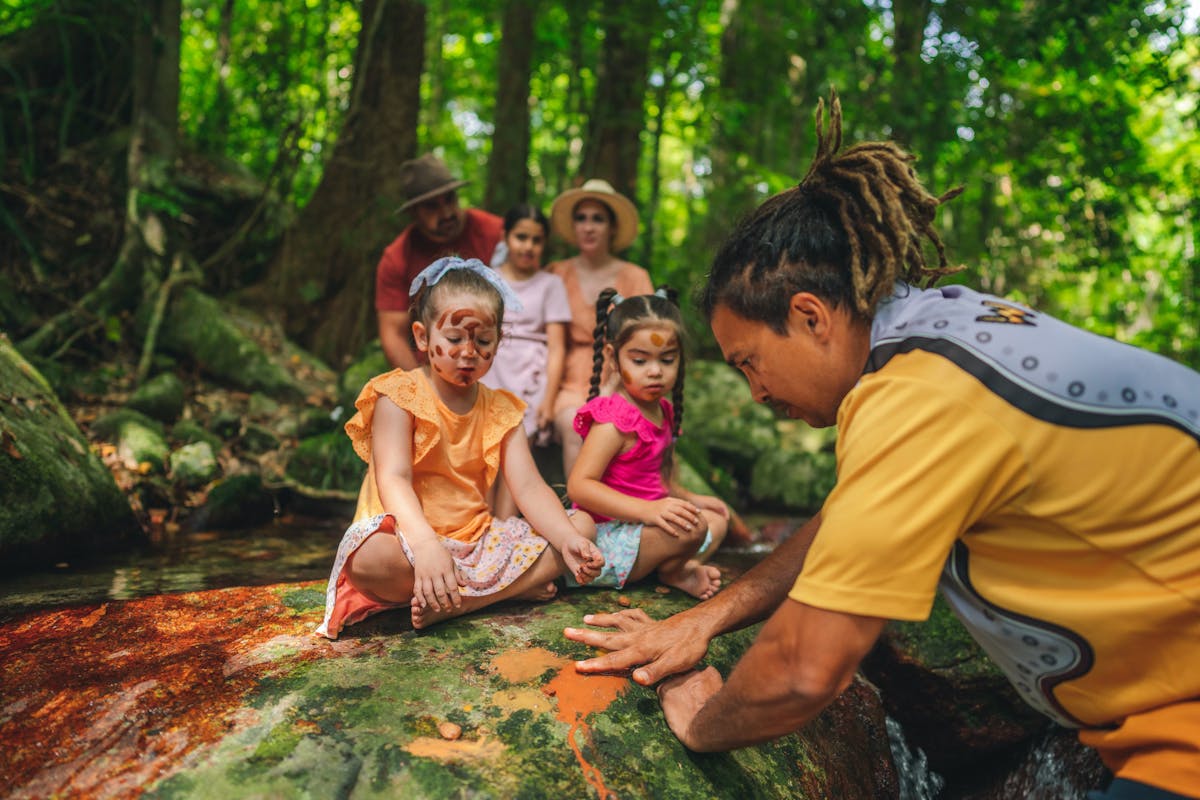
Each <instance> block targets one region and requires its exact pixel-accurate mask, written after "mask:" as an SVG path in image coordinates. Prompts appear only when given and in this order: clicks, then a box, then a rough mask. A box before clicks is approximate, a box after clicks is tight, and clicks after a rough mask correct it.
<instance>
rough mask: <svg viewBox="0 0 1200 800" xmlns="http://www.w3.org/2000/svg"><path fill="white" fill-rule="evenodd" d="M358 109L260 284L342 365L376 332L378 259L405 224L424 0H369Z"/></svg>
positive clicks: (302, 338) (289, 326)
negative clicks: (405, 179)
mask: <svg viewBox="0 0 1200 800" xmlns="http://www.w3.org/2000/svg"><path fill="white" fill-rule="evenodd" d="M362 14H363V21H362V32H361V34H360V35H359V42H358V52H357V54H356V57H355V61H356V64H355V73H354V84H353V88H352V91H351V100H350V109H349V111H348V112H347V114H346V121H345V123H344V124H343V126H342V130H341V132H340V134H339V136H338V141H337V145H336V146H335V148H334V151H333V155H332V156H331V157H330V159H329V162H328V164H327V165H326V167H325V171H324V175H323V176H322V178H321V183H320V185H319V186H318V187H317V190H316V192H315V193H314V194H313V197H312V200H311V201H310V202H309V203H308V205H307V206H306V207H305V208H304V211H303V212H302V213H301V214H300V216H299V217H298V218H297V220H296V222H295V224H294V225H293V226H292V227H291V228H289V230H288V231H287V233H286V234H285V235H284V238H283V243H282V246H281V248H280V252H279V254H278V256H277V257H276V258H275V260H274V262H273V263H272V265H271V267H270V269H269V271H268V275H267V278H266V279H265V281H264V282H263V284H262V286H260V287H258V291H262V292H265V293H266V296H265V297H264V302H265V303H268V304H270V305H272V306H273V307H275V308H277V309H278V310H279V311H280V313H281V315H282V322H283V325H284V329H285V331H286V332H287V333H288V335H289V336H290V337H291V338H293V339H295V340H297V341H298V342H300V343H301V344H303V345H305V346H306V347H307V348H308V349H309V350H311V351H312V352H314V353H315V354H317V355H318V356H320V357H321V358H324V359H326V360H327V361H329V362H331V363H333V364H335V365H336V364H337V363H339V362H340V361H341V359H342V358H343V357H345V356H347V355H350V354H353V353H355V352H357V351H358V350H359V349H360V348H361V347H362V346H363V344H365V343H366V342H367V341H368V340H369V339H370V338H371V337H372V336H373V334H374V330H375V313H374V302H373V300H374V295H375V291H374V287H375V267H376V265H377V264H378V263H379V257H380V254H381V253H382V251H383V248H384V247H386V246H387V244H388V242H390V241H391V240H392V239H393V238H394V237H395V236H396V235H397V234H398V233H399V231H400V228H401V226H402V220H400V219H398V218H397V217H396V213H395V212H396V209H397V208H398V207H399V206H400V204H401V203H402V202H403V196H402V194H401V190H400V180H399V175H400V164H401V162H403V161H405V160H407V159H409V158H412V157H413V156H414V155H415V153H416V149H417V114H418V108H419V104H420V87H421V67H422V63H423V58H424V57H423V52H424V38H425V7H424V5H423V4H422V3H421V2H419V0H366V2H364V3H363V7H362Z"/></svg>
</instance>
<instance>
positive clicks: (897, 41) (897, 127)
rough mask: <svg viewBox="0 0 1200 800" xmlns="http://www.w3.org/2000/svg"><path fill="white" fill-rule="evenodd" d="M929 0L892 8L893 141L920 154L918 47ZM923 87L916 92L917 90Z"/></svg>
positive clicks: (922, 94) (909, 0)
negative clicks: (918, 138) (893, 25)
mask: <svg viewBox="0 0 1200 800" xmlns="http://www.w3.org/2000/svg"><path fill="white" fill-rule="evenodd" d="M931 8H932V3H931V2H930V0H897V2H895V3H893V4H892V15H893V19H894V24H895V31H894V32H893V35H892V56H893V58H894V59H895V61H894V65H893V67H892V104H893V107H894V109H895V111H896V113H895V114H894V115H893V117H894V119H895V122H894V123H893V124H892V138H893V139H895V140H896V141H897V142H899V143H900V144H901V145H902V146H903V147H905V148H907V149H909V150H911V151H913V152H917V153H919V152H921V151H922V149H923V148H922V147H921V143H920V142H918V141H916V139H917V137H918V134H919V133H920V131H921V130H922V129H923V128H924V123H925V122H926V115H925V111H924V103H925V98H926V97H927V96H928V94H927V91H928V87H927V84H926V83H925V82H924V81H923V80H922V72H923V71H924V62H923V61H921V47H922V46H923V45H924V42H925V27H926V26H927V25H928V24H929V12H930V10H931ZM922 86H925V87H926V89H924V90H918V89H917V88H916V87H922Z"/></svg>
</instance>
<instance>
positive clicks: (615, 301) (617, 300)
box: [610, 290, 625, 308]
mask: <svg viewBox="0 0 1200 800" xmlns="http://www.w3.org/2000/svg"><path fill="white" fill-rule="evenodd" d="M624 302H625V298H624V297H622V296H621V293H620V292H618V291H616V290H614V291H613V296H612V300H611V302H610V305H612V306H613V307H614V308H615V307H616V306H619V305H621V303H624Z"/></svg>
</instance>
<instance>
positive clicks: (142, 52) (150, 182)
mask: <svg viewBox="0 0 1200 800" xmlns="http://www.w3.org/2000/svg"><path fill="white" fill-rule="evenodd" d="M180 4H181V0H148V1H147V2H145V3H143V4H141V5H139V6H138V7H137V9H138V10H137V12H135V13H134V15H133V120H132V125H131V131H130V138H129V154H128V159H127V161H126V174H127V178H128V187H129V188H128V191H127V193H126V201H125V233H124V239H123V241H122V243H121V247H120V250H119V252H118V254H117V259H116V262H115V263H114V264H113V267H112V269H111V270H110V271H109V273H108V275H106V276H105V277H104V279H103V280H101V281H100V283H99V284H98V285H97V286H96V287H95V288H94V289H92V290H91V291H90V292H88V293H87V295H85V296H84V298H83V299H82V300H80V301H79V303H78V305H77V307H76V308H73V309H71V310H68V311H64V312H63V313H61V314H59V315H57V316H56V317H54V318H52V319H51V320H49V321H48V322H46V324H44V325H43V326H42V327H41V328H40V329H39V330H38V331H36V332H35V333H34V334H33V335H32V336H30V337H29V338H28V339H26V340H25V341H24V342H22V344H21V349H22V350H23V351H24V352H26V353H42V352H46V351H47V350H49V348H51V347H52V346H54V345H56V344H57V343H58V342H59V341H61V339H62V337H63V335H64V334H65V333H66V331H68V330H70V329H71V328H72V327H73V326H74V325H76V324H77V323H78V319H79V316H80V314H81V313H82V314H83V315H85V316H100V317H103V316H108V315H110V314H113V313H115V312H117V311H124V310H129V309H134V308H137V307H138V306H139V305H140V304H141V303H142V301H143V300H150V301H152V300H153V299H154V297H155V295H156V294H157V290H158V286H159V284H160V283H161V282H162V280H163V276H164V274H165V271H166V264H168V263H169V262H170V258H171V255H172V254H171V249H172V247H173V242H172V240H173V238H174V237H173V236H172V232H171V228H172V224H173V221H172V219H171V218H170V215H169V213H168V212H169V210H170V208H171V200H170V196H171V191H170V190H171V187H172V184H173V180H174V167H175V152H176V148H177V144H176V137H177V127H178V124H179V45H180V28H179V23H180V13H181V9H180Z"/></svg>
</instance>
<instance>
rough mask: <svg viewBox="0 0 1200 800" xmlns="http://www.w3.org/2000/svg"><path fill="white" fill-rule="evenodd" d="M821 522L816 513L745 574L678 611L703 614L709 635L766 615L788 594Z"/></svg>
mask: <svg viewBox="0 0 1200 800" xmlns="http://www.w3.org/2000/svg"><path fill="white" fill-rule="evenodd" d="M820 524H821V515H820V514H817V515H816V516H814V517H813V518H812V519H810V520H809V521H808V522H806V523H805V524H804V525H803V526H801V527H800V529H799V530H797V531H796V532H795V533H794V534H792V535H791V537H789V538H788V540H787V541H785V542H784V543H783V544H781V545H779V546H778V547H776V548H775V550H774V552H772V553H771V554H770V555H769V556H767V557H766V558H764V559H763V560H762V561H760V562H759V563H758V564H756V565H755V566H754V567H753V568H752V569H750V570H749V571H748V572H746V574H744V575H742V576H741V577H740V578H738V579H737V580H736V581H734V582H733V583H732V584H730V585H729V586H727V587H726V588H724V589H722V590H721V591H720V592H718V593H717V594H716V595H714V596H713V597H711V598H709V599H708V600H706V601H704V602H703V603H700V604H699V605H697V606H694V607H692V608H691V609H688V610H687V611H684V612H681V613H683V614H688V615H691V614H692V613H693V612H695V613H697V614H700V613H702V614H703V617H704V619H705V620H706V624H705V627H706V628H708V629H709V630H710V631H711V633H710V637H709V638H712V637H713V636H717V635H719V634H722V633H728V632H729V631H735V630H739V629H741V628H745V627H746V626H748V625H753V624H754V623H756V622H761V621H762V620H764V619H766V618H767V617H769V616H770V615H771V614H772V613H773V612H774V611H775V609H777V608H779V606H780V604H781V603H783V601H784V600H785V599H786V598H787V593H788V591H789V590H790V589H791V588H792V584H794V583H795V582H796V577H797V576H798V575H799V574H800V570H801V568H803V566H804V558H805V556H807V555H808V548H809V547H811V546H812V541H813V537H814V536H816V535H817V529H818V528H819V527H820Z"/></svg>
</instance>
